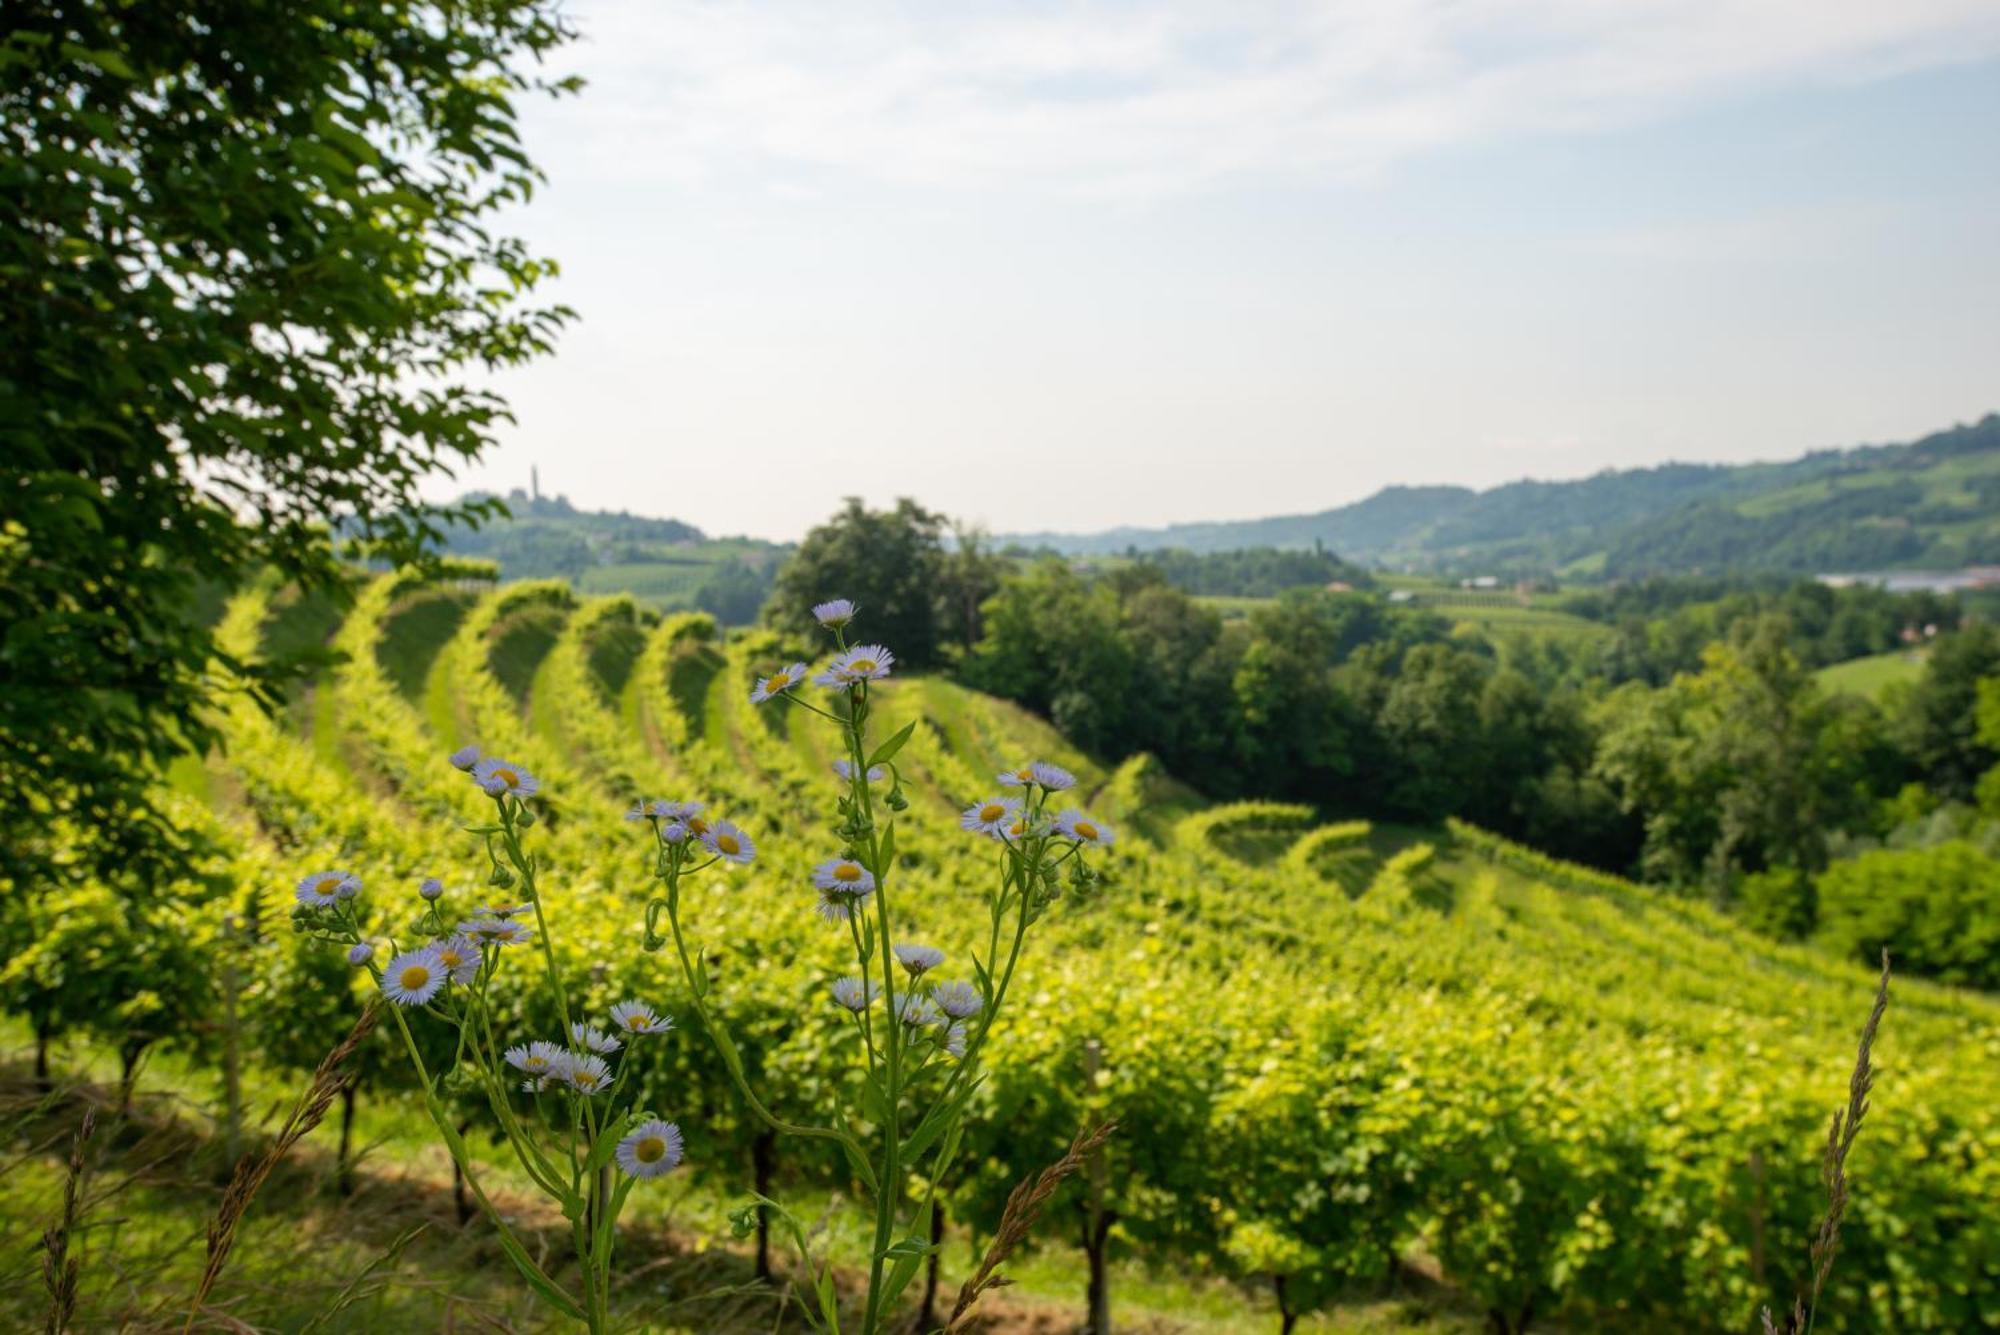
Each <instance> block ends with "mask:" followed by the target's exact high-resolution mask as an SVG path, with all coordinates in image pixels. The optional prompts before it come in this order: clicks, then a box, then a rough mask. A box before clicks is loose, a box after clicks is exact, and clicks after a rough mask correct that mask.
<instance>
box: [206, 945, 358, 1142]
mask: <svg viewBox="0 0 2000 1335" xmlns="http://www.w3.org/2000/svg"><path fill="white" fill-rule="evenodd" d="M224 925H225V926H226V927H229V928H232V929H233V928H234V926H235V920H234V919H226V920H225V923H224ZM223 956H224V958H225V959H226V960H229V961H232V962H230V963H226V964H224V965H223V968H222V1149H223V1160H224V1162H226V1163H229V1164H232V1165H233V1164H235V1162H236V1160H237V1158H238V1156H240V1155H241V1154H242V1153H243V1055H242V1047H241V1043H240V1041H239V1031H240V1029H241V1025H240V1024H239V1023H238V1016H237V1013H236V994H237V991H238V990H239V989H240V987H241V986H242V980H241V979H240V977H239V976H238V974H237V971H236V965H235V964H234V963H233V961H234V960H235V958H236V952H235V951H234V950H226V951H224V952H223ZM346 1157H347V1156H346V1154H345V1152H344V1147H343V1153H342V1155H341V1161H342V1162H343V1163H345V1162H346Z"/></svg>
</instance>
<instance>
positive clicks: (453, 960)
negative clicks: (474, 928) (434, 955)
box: [438, 949, 465, 969]
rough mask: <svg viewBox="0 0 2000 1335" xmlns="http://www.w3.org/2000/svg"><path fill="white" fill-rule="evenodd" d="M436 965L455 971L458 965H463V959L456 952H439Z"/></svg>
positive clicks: (447, 950)
mask: <svg viewBox="0 0 2000 1335" xmlns="http://www.w3.org/2000/svg"><path fill="white" fill-rule="evenodd" d="M438 963H439V964H442V965H444V967H445V968H447V969H456V968H457V967H458V966H459V965H461V964H463V963H465V957H464V956H463V955H461V954H459V953H458V952H457V951H456V950H450V949H446V950H440V951H439V952H438Z"/></svg>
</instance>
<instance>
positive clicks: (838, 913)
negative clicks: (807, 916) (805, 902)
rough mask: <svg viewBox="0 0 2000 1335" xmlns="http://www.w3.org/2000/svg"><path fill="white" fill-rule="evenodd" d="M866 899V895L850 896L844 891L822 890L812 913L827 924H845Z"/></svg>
mask: <svg viewBox="0 0 2000 1335" xmlns="http://www.w3.org/2000/svg"><path fill="white" fill-rule="evenodd" d="M867 898H868V895H867V894H866V893H863V894H858V895H851V894H848V893H847V892H846V891H844V890H822V891H820V892H819V903H818V904H817V905H816V906H815V907H814V910H813V911H814V912H816V913H818V914H819V916H820V917H822V918H824V919H826V920H827V921H828V922H846V921H847V920H848V919H849V918H852V917H853V916H854V915H855V914H856V913H857V912H858V911H859V910H860V906H861V905H862V903H864V902H865V901H866V900H867Z"/></svg>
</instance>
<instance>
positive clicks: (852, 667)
mask: <svg viewBox="0 0 2000 1335" xmlns="http://www.w3.org/2000/svg"><path fill="white" fill-rule="evenodd" d="M847 670H848V671H849V672H858V673H861V674H863V675H864V676H865V675H866V674H868V673H870V672H873V671H874V670H875V660H874V659H872V658H857V659H855V660H854V661H852V662H850V663H849V664H848V665H847Z"/></svg>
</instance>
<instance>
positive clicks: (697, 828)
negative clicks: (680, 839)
mask: <svg viewBox="0 0 2000 1335" xmlns="http://www.w3.org/2000/svg"><path fill="white" fill-rule="evenodd" d="M687 827H688V833H689V834H707V833H708V822H707V821H705V820H703V819H702V818H701V817H699V816H689V817H688V818H687Z"/></svg>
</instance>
